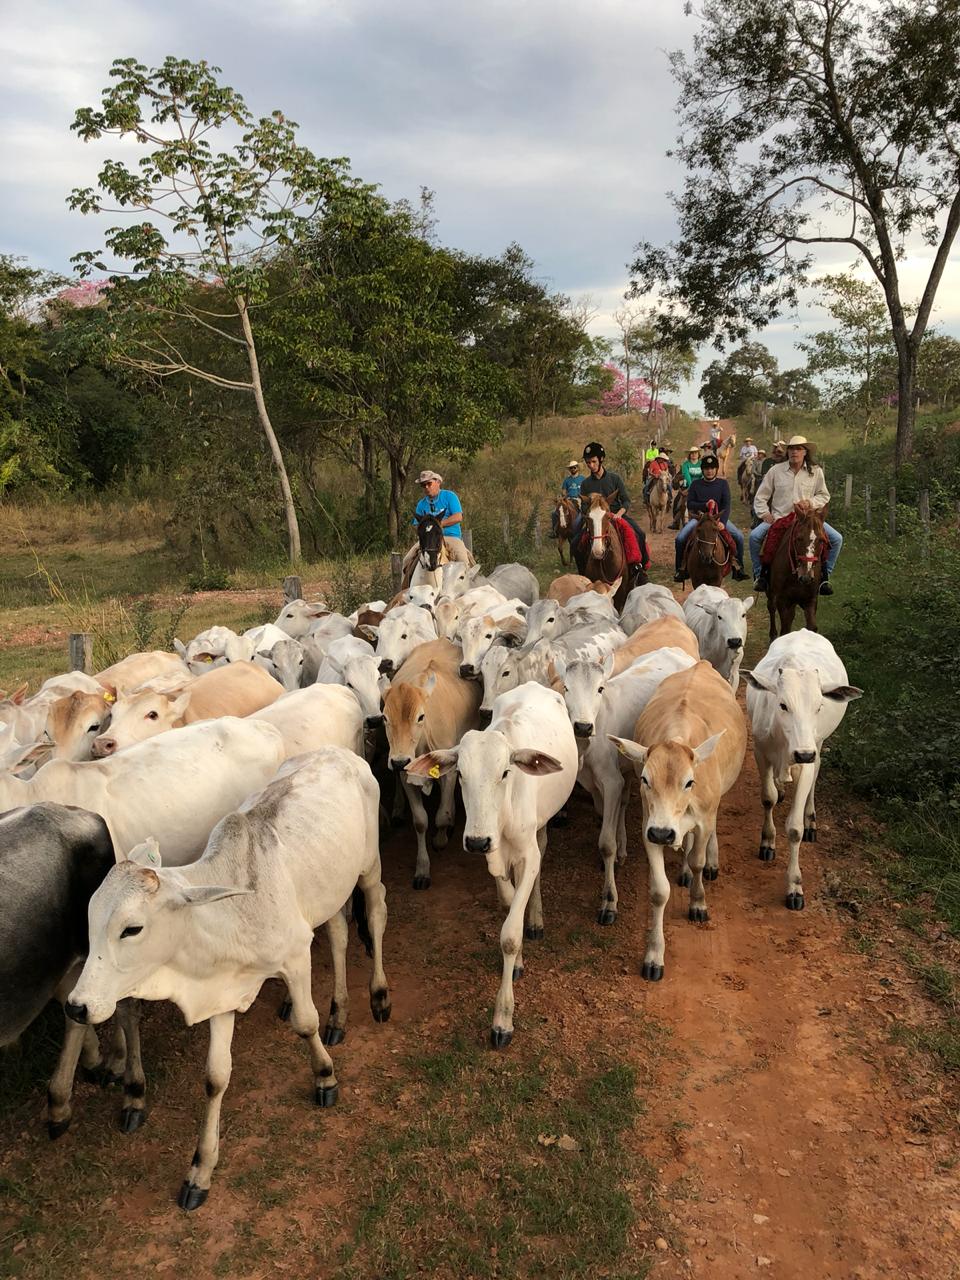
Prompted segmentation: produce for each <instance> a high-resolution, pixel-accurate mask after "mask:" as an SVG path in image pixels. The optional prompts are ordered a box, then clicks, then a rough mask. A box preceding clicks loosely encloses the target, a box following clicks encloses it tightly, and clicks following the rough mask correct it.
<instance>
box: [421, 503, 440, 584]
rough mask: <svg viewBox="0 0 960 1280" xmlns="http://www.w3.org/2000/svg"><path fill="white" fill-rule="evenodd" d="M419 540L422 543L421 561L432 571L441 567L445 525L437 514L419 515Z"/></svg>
mask: <svg viewBox="0 0 960 1280" xmlns="http://www.w3.org/2000/svg"><path fill="white" fill-rule="evenodd" d="M417 541H418V542H419V544H420V563H421V564H422V565H423V567H424V568H425V569H428V570H429V571H430V572H431V573H432V572H433V571H434V570H435V569H439V567H440V556H441V553H442V552H443V527H442V526H441V524H440V521H439V519H438V518H437V516H431V515H425V516H417Z"/></svg>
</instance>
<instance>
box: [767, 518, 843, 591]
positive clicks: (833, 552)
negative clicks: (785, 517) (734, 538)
mask: <svg viewBox="0 0 960 1280" xmlns="http://www.w3.org/2000/svg"><path fill="white" fill-rule="evenodd" d="M769 528H770V526H769V525H768V524H766V523H761V524H758V525H757V527H756V528H755V529H751V531H750V564H751V565H752V566H753V576H754V579H757V578H759V576H760V570H761V568H762V565H761V564H760V552H761V551H762V549H763V540H764V538H765V537H766V536H767V530H768V529H769ZM823 532H824V533H825V534H826V535H827V541H828V542H829V543H830V550H829V552H828V553H827V574H828V576H829V575H830V574H831V573H833V571H834V569H835V568H836V564H837V556H838V555H839V554H840V548H841V547H842V546H843V534H842V533H840V531H839V530H838V529H834V527H833V526H832V525H829V524H827V523H826V521H824V525H823Z"/></svg>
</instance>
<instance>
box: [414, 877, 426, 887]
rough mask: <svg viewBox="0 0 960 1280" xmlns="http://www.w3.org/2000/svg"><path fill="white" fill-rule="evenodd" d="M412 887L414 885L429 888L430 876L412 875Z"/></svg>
mask: <svg viewBox="0 0 960 1280" xmlns="http://www.w3.org/2000/svg"><path fill="white" fill-rule="evenodd" d="M413 887H414V888H415V889H429V888H430V877H429V876H414V877H413Z"/></svg>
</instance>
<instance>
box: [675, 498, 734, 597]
mask: <svg viewBox="0 0 960 1280" xmlns="http://www.w3.org/2000/svg"><path fill="white" fill-rule="evenodd" d="M730 561H731V551H730V548H729V547H728V546H727V544H726V542H724V540H723V537H722V536H721V533H720V521H719V520H718V519H717V517H716V516H715V515H713V514H712V513H711V512H710V511H701V512H700V514H699V515H698V516H697V527H696V528H695V529H691V530H690V534H689V536H688V538H687V545H686V548H685V549H684V553H683V567H684V569H685V570H686V572H687V577H688V578H689V579H690V585H691V587H701V586H703V584H704V583H706V584H707V585H708V586H710V587H719V586H722V585H723V579H724V576H725V574H726V573H727V571H728V570H729V569H730V567H731V563H730Z"/></svg>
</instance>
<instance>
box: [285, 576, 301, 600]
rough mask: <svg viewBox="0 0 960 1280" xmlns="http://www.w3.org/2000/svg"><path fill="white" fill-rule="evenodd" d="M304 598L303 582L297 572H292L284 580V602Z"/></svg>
mask: <svg viewBox="0 0 960 1280" xmlns="http://www.w3.org/2000/svg"><path fill="white" fill-rule="evenodd" d="M302 599H303V583H302V582H301V581H300V579H299V578H298V577H297V575H296V574H295V573H291V574H290V576H289V577H287V578H284V580H283V603H284V604H289V603H290V602H291V600H302Z"/></svg>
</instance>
